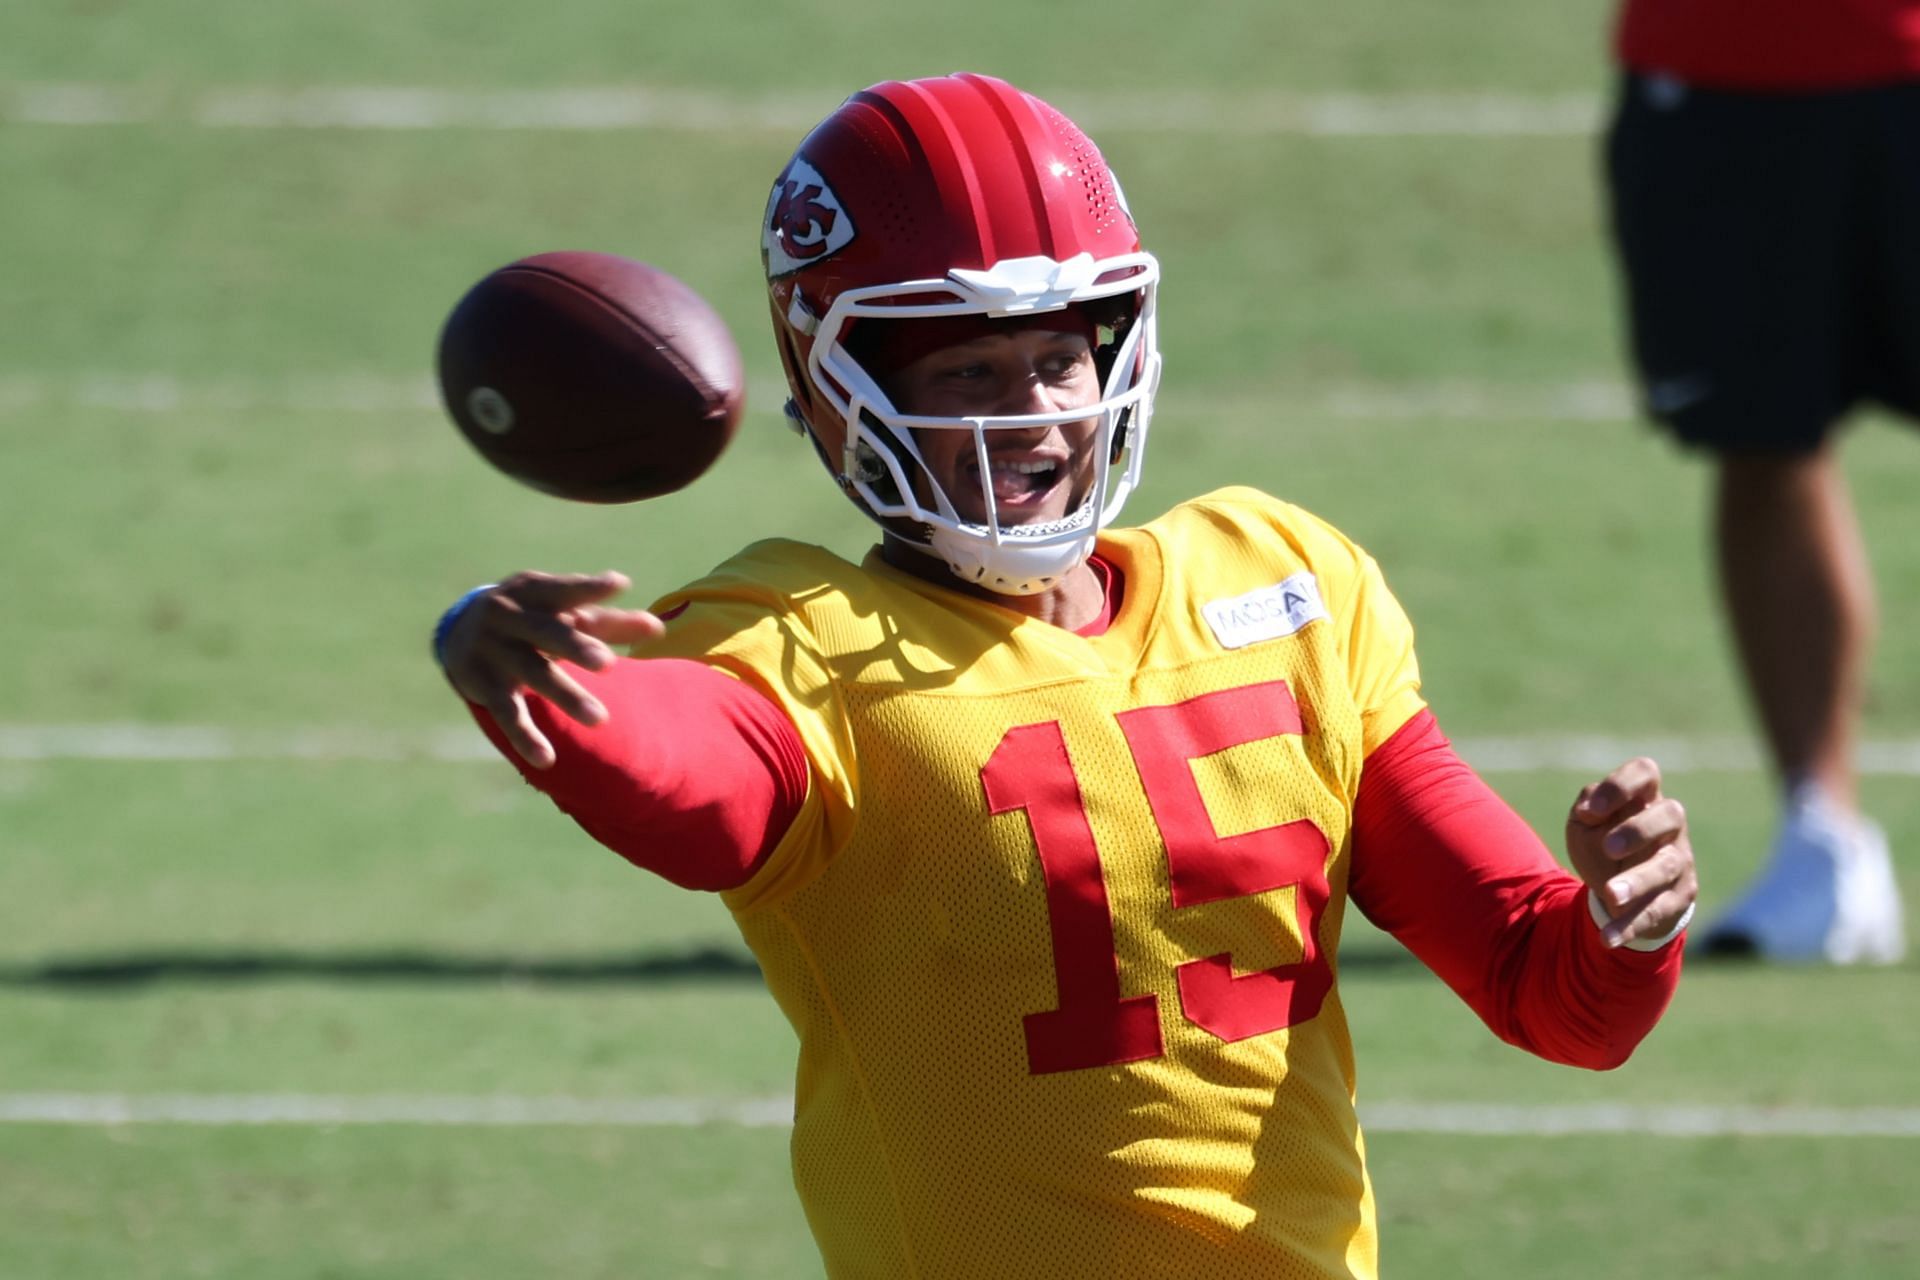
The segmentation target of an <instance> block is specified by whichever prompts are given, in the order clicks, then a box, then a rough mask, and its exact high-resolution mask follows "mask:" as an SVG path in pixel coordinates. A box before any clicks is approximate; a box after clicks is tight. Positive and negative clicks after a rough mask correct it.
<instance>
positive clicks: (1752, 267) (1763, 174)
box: [1606, 75, 1920, 452]
mask: <svg viewBox="0 0 1920 1280" xmlns="http://www.w3.org/2000/svg"><path fill="white" fill-rule="evenodd" d="M1606 160H1607V176H1608V179H1609V182H1610V184H1611V191H1612V200H1613V204H1612V215H1613V234H1614V241H1615V244H1616V246H1617V247H1618V249H1619V252H1620V259H1621V263H1622V266H1623V268H1624V272H1625V278H1626V303H1627V307H1626V310H1627V319H1628V325H1629V328H1630V339H1631V342H1632V347H1633V357H1634V362H1635V364H1636V365H1637V367H1638V372H1639V377H1640V384H1641V394H1642V396H1643V398H1644V401H1645V405H1646V410H1647V413H1648V414H1649V415H1650V416H1652V417H1653V418H1655V419H1657V420H1658V421H1660V422H1663V423H1665V424H1667V425H1668V426H1669V427H1671V428H1672V429H1673V431H1674V432H1675V434H1677V435H1678V436H1679V437H1680V439H1682V440H1683V441H1686V442H1687V443H1689V444H1695V445H1704V446H1708V447H1712V448H1716V449H1740V450H1771V451H1777V452H1804V451H1806V450H1810V449H1813V448H1815V447H1817V446H1818V445H1819V444H1820V442H1821V441H1822V440H1823V439H1824V438H1825V436H1826V433H1827V431H1828V430H1829V428H1831V427H1832V426H1833V425H1834V424H1835V423H1836V422H1837V421H1838V420H1839V419H1840V418H1841V417H1843V416H1844V415H1845V414H1846V413H1847V411H1848V410H1850V409H1852V408H1853V407H1854V406H1855V405H1857V404H1859V403H1861V402H1862V401H1866V400H1873V401H1878V402H1880V403H1882V404H1884V405H1887V406H1889V407H1891V408H1894V409H1898V410H1901V411H1903V412H1905V413H1907V414H1910V415H1916V416H1920V83H1903V84H1898V85H1892V86H1884V87H1879V88H1871V89H1857V90H1846V91H1839V92H1830V93H1811V94H1755V93H1729V92H1722V91H1718V90H1705V89H1697V88H1693V87H1690V86H1683V85H1680V84H1678V83H1676V82H1674V81H1670V80H1664V79H1662V78H1660V77H1653V76H1637V75H1634V76H1628V77H1626V78H1625V79H1624V80H1623V81H1622V83H1621V91H1620V99H1619V103H1618V107H1617V111H1616V114H1615V117H1614V121H1613V127H1612V130H1611V132H1610V133H1609V135H1608V138H1607V155H1606Z"/></svg>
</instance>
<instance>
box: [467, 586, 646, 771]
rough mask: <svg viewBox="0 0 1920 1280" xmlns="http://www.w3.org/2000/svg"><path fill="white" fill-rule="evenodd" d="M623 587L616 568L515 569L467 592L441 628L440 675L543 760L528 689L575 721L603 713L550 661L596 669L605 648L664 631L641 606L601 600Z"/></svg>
mask: <svg viewBox="0 0 1920 1280" xmlns="http://www.w3.org/2000/svg"><path fill="white" fill-rule="evenodd" d="M629 585H631V584H630V583H629V582H628V580H627V577H626V575H625V574H621V573H575V574H552V573H516V574H514V575H513V576H512V577H510V578H508V579H506V580H505V581H503V582H501V583H500V584H499V585H498V586H496V587H494V588H493V589H492V590H490V591H488V592H486V593H485V594H484V595H481V596H478V597H476V598H475V599H474V600H473V601H472V602H471V603H469V604H468V605H467V606H466V607H465V608H464V609H462V610H461V611H460V615H459V617H458V618H457V619H456V620H455V621H454V624H453V626H452V627H451V628H450V629H449V630H448V632H447V635H446V640H445V643H444V644H443V646H442V648H441V662H442V665H443V666H444V667H445V668H446V672H447V679H448V680H450V681H452V682H453V687H454V688H455V689H456V690H458V691H459V693H460V696H461V697H463V698H465V699H466V700H467V701H469V702H472V703H475V704H477V705H479V706H482V707H485V708H486V709H487V711H488V712H489V713H490V714H491V715H492V716H493V719H494V722H495V723H497V724H498V725H499V726H500V729H501V732H503V733H505V734H506V736H507V740H508V741H509V742H511V743H512V744H513V749H514V750H515V751H517V752H519V753H520V756H521V758H522V759H524V760H525V761H526V762H527V763H528V764H530V765H532V766H533V767H534V768H536V769H546V768H550V767H552V765H553V761H554V753H553V744H552V743H550V742H548V741H547V738H546V735H545V734H543V733H541V732H540V730H539V728H538V727H537V726H535V724H534V722H533V717H532V716H531V715H530V714H529V713H528V711H527V699H526V694H527V691H528V690H529V689H530V690H532V691H533V692H535V693H537V694H539V695H540V696H541V697H543V698H545V699H546V700H547V701H549V702H551V703H552V704H553V705H554V706H556V707H558V708H559V709H560V710H561V711H562V712H563V713H565V714H566V715H568V716H570V717H572V718H573V719H575V720H577V721H579V722H580V723H581V724H585V725H596V724H600V723H602V722H604V721H605V720H606V718H607V709H606V707H605V706H604V705H602V703H601V702H600V700H599V699H598V698H596V697H594V696H593V695H592V694H590V693H588V692H587V691H586V690H585V689H583V688H581V687H580V683H579V681H577V680H575V679H574V678H573V677H572V676H570V675H568V674H567V673H566V672H565V671H564V670H563V669H561V667H560V666H559V665H558V664H557V662H556V659H565V660H566V661H568V662H572V663H575V664H577V665H579V666H582V667H585V668H586V669H587V670H589V671H604V670H605V669H606V668H607V667H609V666H612V665H613V662H614V660H615V655H614V652H613V648H612V646H614V645H617V644H636V643H639V642H640V641H644V640H651V639H654V638H655V637H657V636H659V635H660V634H662V633H663V632H664V631H665V630H666V624H665V623H663V622H661V621H660V619H659V618H658V617H656V616H655V615H653V614H651V613H648V612H647V611H646V610H645V609H617V608H610V607H608V606H606V605H604V604H602V603H601V602H602V601H605V600H607V599H609V598H610V597H612V596H616V595H618V594H619V593H620V592H622V591H625V590H626V589H627V587H628V586H629Z"/></svg>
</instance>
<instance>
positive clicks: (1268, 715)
mask: <svg viewBox="0 0 1920 1280" xmlns="http://www.w3.org/2000/svg"><path fill="white" fill-rule="evenodd" d="M1116 718H1117V719H1118V720H1119V722H1120V729H1121V732H1122V733H1124V734H1125V735H1126V739H1127V746H1128V748H1129V749H1130V750H1131V751H1132V753H1133V763H1134V767H1135V768H1136V769H1138V770H1139V772H1140V781H1141V782H1142V783H1143V784H1144V785H1145V787H1146V791H1147V799H1148V801H1149V803H1150V804H1151V805H1152V808H1153V817H1154V823H1155V825H1156V826H1158V828H1159V829H1160V835H1161V839H1162V840H1163V841H1164V843H1165V844H1166V849H1167V873H1168V881H1169V884H1170V886H1171V890H1172V895H1171V896H1172V899H1173V906H1174V907H1175V908H1176V909H1177V908H1180V907H1191V906H1197V905H1199V904H1201V903H1203V902H1218V901H1220V900H1222V899H1224V898H1238V897H1245V896H1246V895H1248V894H1255V893H1265V892H1266V891H1268V890H1270V889H1281V888H1286V887H1288V886H1292V887H1293V889H1294V895H1295V902H1296V904H1297V923H1298V925H1299V929H1300V938H1301V944H1302V947H1303V948H1304V950H1303V954H1302V958H1301V959H1300V960H1299V961H1298V962H1297V963H1294V964H1283V965H1278V966H1275V967H1274V968H1271V969H1266V970H1263V971H1261V972H1258V973H1250V974H1242V975H1236V974H1235V973H1234V971H1233V957H1232V955H1231V954H1230V953H1228V952H1222V953H1220V954H1219V955H1213V956H1207V957H1204V958H1202V959H1196V960H1191V961H1188V962H1187V963H1185V964H1182V965H1180V966H1178V968H1177V969H1176V970H1175V976H1176V978H1177V979H1178V982H1179V988H1180V1008H1181V1012H1182V1013H1183V1014H1185V1015H1186V1017H1187V1019H1188V1020H1189V1021H1190V1022H1193V1023H1194V1024H1196V1025H1197V1026H1199V1027H1201V1028H1203V1029H1205V1030H1206V1031H1208V1032H1210V1033H1211V1034H1213V1035H1215V1036H1218V1037H1219V1038H1220V1039H1222V1040H1228V1041H1231V1040H1244V1039H1246V1038H1247V1037H1249V1036H1257V1035H1261V1034H1264V1033H1265V1032H1268V1031H1277V1030H1279V1029H1280V1028H1282V1027H1290V1026H1293V1025H1294V1024H1295V1023H1298V1022H1304V1021H1305V1020H1307V1019H1308V1018H1311V1017H1313V1016H1314V1015H1315V1014H1317V1013H1318V1012H1320V1004H1321V1001H1323V1000H1325V999H1326V995H1327V991H1328V990H1329V989H1330V988H1331V987H1332V985H1333V971H1332V968H1331V967H1330V966H1329V965H1328V963H1327V959H1326V957H1325V955H1323V954H1322V953H1321V950H1320V945H1319V939H1318V937H1317V935H1318V933H1319V927H1320V915H1321V913H1322V911H1324V910H1325V908H1326V905H1327V897H1328V893H1329V890H1328V888H1327V877H1326V862H1327V853H1328V849H1329V845H1328V842H1327V837H1326V833H1325V832H1323V831H1321V830H1320V828H1319V827H1318V826H1317V825H1315V823H1314V822H1313V820H1312V819H1310V818H1301V819H1298V820H1297V821H1293V822H1285V823H1281V824H1280V825H1279V826H1274V827H1263V828H1261V829H1260V830H1258V831H1248V832H1245V833H1243V834H1241V835H1235V836H1227V837H1224V838H1223V837H1221V836H1218V835H1216V834H1215V833H1214V828H1213V821H1212V819H1211V818H1210V817H1209V816H1208V814H1207V809H1206V802H1205V801H1204V800H1203V799H1202V797H1201V795H1200V788H1199V785H1198V784H1197V783H1196V782H1195V781H1194V777H1193V770H1192V769H1191V768H1190V767H1189V765H1188V762H1189V761H1191V760H1195V759H1198V758H1199V757H1201V756H1206V755H1212V754H1213V753H1214V752H1216V751H1224V750H1226V749H1227V748H1229V747H1237V746H1240V745H1242V744H1243V743H1248V742H1255V741H1258V740H1260V739H1262V738H1271V737H1276V736H1278V735H1281V734H1298V733H1303V732H1304V729H1303V728H1302V726H1301V721H1300V707H1299V704H1297V703H1296V702H1295V701H1294V698H1293V693H1292V692H1291V691H1290V690H1289V689H1288V688H1287V686H1286V683H1285V682H1284V681H1279V680H1276V681H1273V682H1271V683H1268V684H1257V685H1248V686H1246V687H1244V688H1239V689H1225V690H1222V691H1220V692H1218V693H1209V694H1203V695H1201V696H1200V697H1197V698H1189V699H1188V700H1187V701H1185V702H1179V703H1175V704H1173V705H1172V706H1165V707H1140V708H1137V709H1136V710H1133V711H1123V712H1121V713H1119V715H1118V716H1117V717H1116ZM980 780H981V782H982V783H983V784H984V785H985V787H986V792H987V804H988V806H989V807H990V808H991V810H992V812H994V813H996V814H1000V813H1011V812H1013V811H1015V810H1025V811H1026V815H1027V825H1028V827H1029V828H1030V829H1031V830H1032V832H1033V843H1034V847H1035V849H1036V850H1037V852H1038V853H1039V855H1040V866H1041V870H1042V872H1043V874H1044V875H1045V877H1046V885H1047V922H1048V925H1049V928H1050V929H1051V932H1052V935H1053V961H1054V970H1055V977H1056V981H1057V982H1058V985H1059V1007H1058V1008H1056V1009H1052V1010H1049V1011H1047V1012H1044V1013H1030V1014H1028V1015H1027V1016H1026V1020H1025V1021H1026V1033H1027V1065H1028V1068H1029V1069H1030V1070H1031V1071H1032V1072H1033V1073H1034V1074H1035V1075H1041V1074H1045V1073H1047V1072H1052V1071H1074V1070H1078V1069H1080V1068H1082V1067H1102V1066H1109V1065H1111V1064H1113V1063H1118V1062H1134V1061H1137V1060H1139V1059H1141V1058H1157V1057H1159V1056H1160V1054H1161V1053H1163V1052H1164V1051H1165V1046H1164V1043H1163V1041H1162V1038H1161V1034H1160V1010H1159V997H1158V996H1156V995H1153V994H1151V993H1149V994H1147V995H1140V996H1126V997H1122V996H1121V994H1120V971H1119V962H1118V960H1117V959H1116V957H1115V955H1114V941H1113V913H1112V911H1111V910H1110V908H1109V907H1108V904H1107V887H1106V882H1105V880H1104V878H1103V877H1102V875H1101V871H1100V851H1099V850H1098V849H1097V848H1096V847H1095V846H1094V842H1093V831H1092V828H1091V827H1090V826H1089V825H1088V823H1087V813H1086V805H1085V803H1084V802H1083V801H1082V798H1081V795H1080V782H1079V779H1078V778H1077V777H1075V776H1074V772H1073V761H1072V760H1071V759H1070V758H1069V757H1068V755H1067V746H1066V739H1065V737H1064V736H1063V735H1062V733H1061V731H1060V725H1059V723H1058V722H1057V721H1049V722H1047V723H1045V724H1030V725H1022V726H1020V727H1019V728H1016V729H1010V730H1008V732H1007V735H1006V736H1005V737H1003V738H1002V739H1001V740H1000V745H999V746H998V747H996V748H994V752H993V755H992V756H991V757H990V758H989V759H988V761H987V764H986V767H985V768H983V769H982V770H981V771H980Z"/></svg>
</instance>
